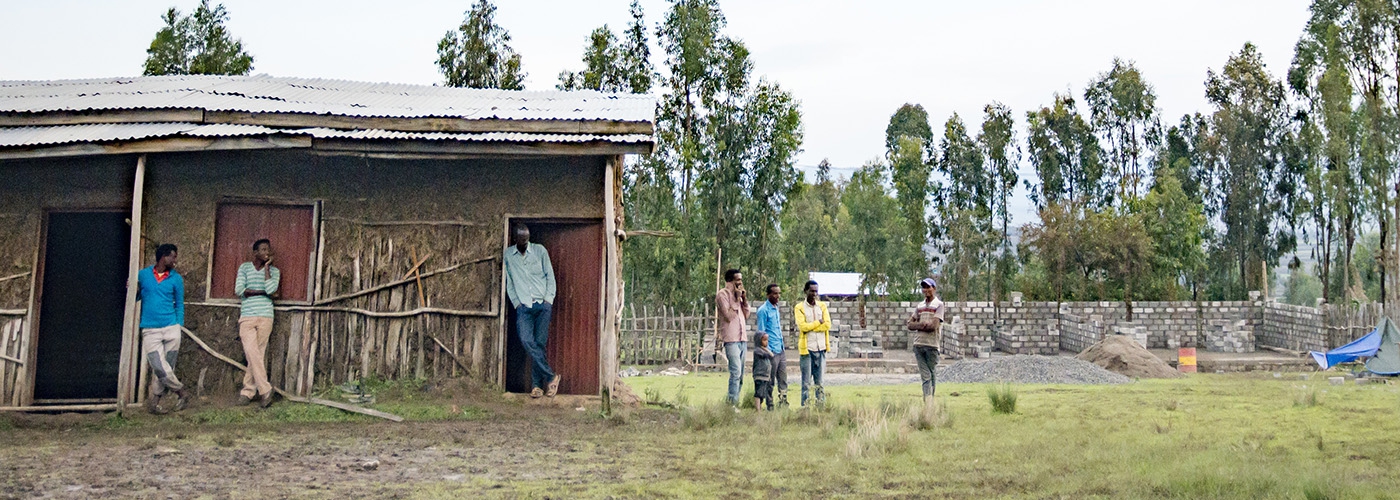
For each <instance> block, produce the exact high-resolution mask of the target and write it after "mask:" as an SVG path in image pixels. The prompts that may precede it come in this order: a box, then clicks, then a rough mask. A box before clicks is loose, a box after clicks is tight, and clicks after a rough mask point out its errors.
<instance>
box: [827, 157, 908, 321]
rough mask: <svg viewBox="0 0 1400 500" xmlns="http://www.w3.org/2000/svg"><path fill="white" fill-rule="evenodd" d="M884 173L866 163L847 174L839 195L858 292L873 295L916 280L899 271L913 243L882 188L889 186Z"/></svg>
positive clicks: (876, 165) (878, 166)
mask: <svg viewBox="0 0 1400 500" xmlns="http://www.w3.org/2000/svg"><path fill="white" fill-rule="evenodd" d="M886 171H887V170H886V167H885V166H884V165H881V164H880V163H879V162H870V163H867V164H865V165H864V166H862V167H861V168H860V170H857V171H856V172H855V173H854V174H851V179H850V181H849V182H847V183H846V186H845V188H844V189H843V190H842V192H841V205H842V208H843V209H844V210H845V211H846V213H848V214H849V216H850V227H851V228H852V229H853V230H852V231H850V232H848V233H847V235H846V236H845V237H846V238H848V239H849V240H850V241H849V243H847V244H846V245H847V247H848V248H849V249H850V252H851V260H852V262H851V263H852V267H853V268H854V269H853V270H854V271H855V272H858V273H860V274H861V277H862V280H861V289H862V290H871V291H873V292H876V293H879V292H880V291H881V290H885V291H887V292H889V291H899V290H904V289H906V287H912V285H913V282H914V281H915V280H916V279H917V276H918V275H913V276H909V275H908V271H907V270H903V269H900V267H899V262H900V261H901V259H902V257H903V256H904V255H906V252H907V249H908V248H909V246H910V245H912V244H913V242H911V241H909V240H908V238H907V236H908V232H907V231H905V230H904V223H903V221H902V220H901V217H900V215H899V207H898V202H896V201H895V199H894V197H892V196H890V192H889V190H888V189H889V188H887V187H886V186H888V185H889V184H890V180H889V177H888V175H887V174H886ZM909 289H912V288H909ZM861 297H862V300H863V299H864V295H862V296H861Z"/></svg>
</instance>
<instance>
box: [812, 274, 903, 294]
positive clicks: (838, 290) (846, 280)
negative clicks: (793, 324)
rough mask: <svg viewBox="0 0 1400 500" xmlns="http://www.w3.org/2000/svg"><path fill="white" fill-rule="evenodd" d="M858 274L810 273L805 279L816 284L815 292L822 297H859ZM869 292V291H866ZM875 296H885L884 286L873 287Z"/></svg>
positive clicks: (859, 276) (859, 275)
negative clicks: (818, 292)
mask: <svg viewBox="0 0 1400 500" xmlns="http://www.w3.org/2000/svg"><path fill="white" fill-rule="evenodd" d="M861 278H862V275H861V274H860V273H824V272H817V271H811V272H808V273H807V279H809V280H812V281H815V282H817V290H818V291H820V293H821V294H822V295H826V296H832V297H854V296H856V295H860V280H861ZM866 291H867V292H869V289H867V290H866ZM874 294H875V295H885V285H884V284H883V283H881V284H880V285H879V286H876V287H875V292H874Z"/></svg>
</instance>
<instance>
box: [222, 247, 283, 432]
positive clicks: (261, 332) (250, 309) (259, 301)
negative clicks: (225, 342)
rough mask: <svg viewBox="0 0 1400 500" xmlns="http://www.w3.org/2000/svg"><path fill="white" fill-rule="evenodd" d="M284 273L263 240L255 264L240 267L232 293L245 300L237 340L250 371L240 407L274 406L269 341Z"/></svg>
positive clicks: (254, 250)
mask: <svg viewBox="0 0 1400 500" xmlns="http://www.w3.org/2000/svg"><path fill="white" fill-rule="evenodd" d="M281 280H282V273H281V272H280V271H278V270H277V268H275V267H272V242H270V241H268V240H266V239H262V240H258V241H257V242H256V243H253V261H252V262H244V263H243V264H242V265H240V266H238V278H237V279H235V280H234V283H233V293H234V295H237V296H238V297H239V298H241V299H243V308H242V314H240V315H239V318H238V338H239V339H240V340H242V341H243V357H244V358H245V359H246V361H247V362H248V370H247V371H245V372H243V391H242V392H240V393H239V394H238V403H239V404H245V405H246V404H248V403H251V402H253V399H255V398H256V399H258V404H259V405H261V406H262V407H263V408H267V407H268V406H270V405H272V384H271V383H270V382H268V381H267V339H268V337H271V336H272V298H273V297H275V296H276V295H277V285H278V284H279V282H281Z"/></svg>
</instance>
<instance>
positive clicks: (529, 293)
mask: <svg viewBox="0 0 1400 500" xmlns="http://www.w3.org/2000/svg"><path fill="white" fill-rule="evenodd" d="M510 243H511V245H510V246H508V247H506V249H505V252H504V256H503V260H504V261H505V266H506V297H508V298H510V304H511V305H512V306H514V307H515V330H516V334H517V335H519V336H520V345H521V346H523V347H524V348H525V353H526V354H528V355H529V356H530V385H531V388H530V397H532V398H538V397H540V396H549V397H551V398H552V397H554V395H555V394H557V393H558V392H559V375H558V374H556V373H554V369H553V368H550V366H549V358H548V356H547V355H546V354H545V353H546V351H545V347H546V346H548V345H549V319H550V315H551V314H553V311H554V294H555V291H556V286H557V285H556V284H555V282H554V264H552V263H550V261H549V252H548V251H546V250H545V249H544V245H540V244H539V243H530V228H528V227H525V225H524V224H520V225H517V226H515V229H514V230H512V231H511V234H510Z"/></svg>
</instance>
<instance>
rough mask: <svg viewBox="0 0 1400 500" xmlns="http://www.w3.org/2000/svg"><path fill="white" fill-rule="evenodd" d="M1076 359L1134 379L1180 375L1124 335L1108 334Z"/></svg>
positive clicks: (1175, 376)
mask: <svg viewBox="0 0 1400 500" xmlns="http://www.w3.org/2000/svg"><path fill="white" fill-rule="evenodd" d="M1075 357H1076V358H1079V359H1082V360H1084V361H1088V362H1090V363H1093V364H1096V365H1099V366H1101V367H1103V368H1104V369H1107V370H1108V371H1111V372H1114V373H1121V374H1123V375H1127V376H1129V377H1133V378H1177V377H1180V376H1181V373H1180V372H1177V371H1176V369H1174V368H1172V367H1171V365H1168V364H1167V362H1166V361H1162V360H1161V359H1160V358H1158V357H1157V356H1153V355H1152V353H1151V352H1148V350H1147V349H1145V348H1143V347H1142V346H1141V345H1139V344H1138V343H1137V342H1135V341H1133V339H1131V338H1128V337H1127V336H1125V335H1108V336H1105V337H1104V339H1103V340H1100V341H1099V343H1097V344H1094V345H1092V346H1089V348H1088V349H1085V350H1084V352H1081V353H1079V355H1078V356H1075Z"/></svg>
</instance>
